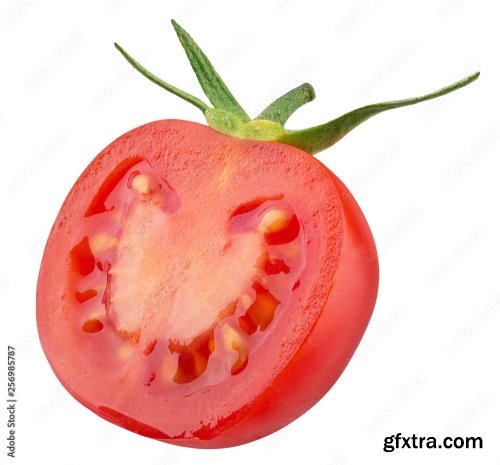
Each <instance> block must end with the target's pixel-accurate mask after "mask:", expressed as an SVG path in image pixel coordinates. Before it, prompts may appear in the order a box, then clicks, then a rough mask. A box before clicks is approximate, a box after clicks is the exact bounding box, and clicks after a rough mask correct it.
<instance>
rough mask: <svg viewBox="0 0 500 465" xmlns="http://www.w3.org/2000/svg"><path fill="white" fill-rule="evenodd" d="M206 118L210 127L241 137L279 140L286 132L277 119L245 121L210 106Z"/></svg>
mask: <svg viewBox="0 0 500 465" xmlns="http://www.w3.org/2000/svg"><path fill="white" fill-rule="evenodd" d="M205 118H206V120H207V123H208V125H209V126H210V127H212V128H214V129H216V130H217V131H220V132H222V133H224V134H228V135H230V136H234V137H238V138H240V139H250V140H268V141H272V140H276V141H277V140H279V139H280V138H281V137H283V135H284V132H285V129H284V128H283V126H282V125H281V124H279V123H276V122H275V121H269V120H252V121H243V120H242V119H241V118H239V117H238V116H236V115H234V114H233V113H231V112H229V111H225V110H220V109H218V108H209V109H208V110H207V111H206V112H205Z"/></svg>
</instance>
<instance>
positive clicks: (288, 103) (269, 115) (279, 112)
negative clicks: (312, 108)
mask: <svg viewBox="0 0 500 465" xmlns="http://www.w3.org/2000/svg"><path fill="white" fill-rule="evenodd" d="M314 97H316V94H315V93H314V88H313V86H311V84H309V83H308V82H306V83H304V84H301V85H300V86H298V87H296V88H295V89H292V90H290V91H289V92H287V93H286V94H284V95H282V96H281V97H279V98H277V99H276V100H275V101H274V102H272V103H271V104H270V105H268V106H267V107H266V108H265V109H264V110H263V111H262V113H261V114H260V115H259V116H257V118H255V119H256V120H269V121H274V122H276V123H278V124H281V125H282V126H283V125H284V124H285V123H286V122H287V121H288V118H290V116H291V115H292V114H293V113H294V112H295V111H296V110H298V109H299V108H300V107H301V106H303V105H305V104H306V103H309V102H312V101H313V100H314Z"/></svg>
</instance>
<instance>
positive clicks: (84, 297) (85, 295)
mask: <svg viewBox="0 0 500 465" xmlns="http://www.w3.org/2000/svg"><path fill="white" fill-rule="evenodd" d="M96 295H97V291H96V290H95V289H87V290H86V291H83V292H78V291H76V292H75V298H76V300H77V302H78V303H80V304H83V303H85V302H87V301H88V300H90V299H93V298H94V297H95V296H96Z"/></svg>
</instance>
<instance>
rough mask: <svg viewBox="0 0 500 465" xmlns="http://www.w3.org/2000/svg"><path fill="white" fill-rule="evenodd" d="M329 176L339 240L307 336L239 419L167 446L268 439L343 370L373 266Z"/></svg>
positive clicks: (357, 218) (371, 295) (370, 294)
mask: <svg viewBox="0 0 500 465" xmlns="http://www.w3.org/2000/svg"><path fill="white" fill-rule="evenodd" d="M325 170H328V169H327V168H326V167H325ZM328 171H329V170H328ZM329 172H330V171H329ZM330 173H331V172H330ZM331 176H332V178H333V181H334V183H335V185H336V187H337V189H338V193H339V196H340V198H341V201H342V207H343V220H344V237H343V244H342V251H341V257H340V262H339V266H338V269H337V272H336V274H335V277H334V282H333V283H332V287H331V290H330V294H329V298H328V301H327V302H326V304H325V306H324V308H323V310H322V311H321V314H320V316H319V317H318V319H317V320H316V322H315V324H314V325H313V327H312V328H311V331H310V332H309V335H308V336H307V338H306V339H305V340H304V342H303V343H302V345H301V347H300V348H299V349H298V350H297V352H296V353H295V355H294V356H293V357H292V359H291V360H290V361H289V363H288V364H287V365H286V367H285V368H284V369H283V370H282V371H281V372H280V373H279V374H278V375H277V376H276V378H275V379H274V380H273V382H272V383H271V385H270V386H269V387H268V388H267V390H265V391H264V392H263V393H261V394H260V395H259V397H258V398H257V399H256V400H255V402H254V403H253V405H252V406H251V407H250V408H249V409H248V410H247V413H246V414H245V415H244V416H243V417H242V418H241V419H239V421H237V422H236V423H234V424H233V425H231V426H229V427H228V428H227V429H225V430H223V431H222V432H221V433H220V434H219V435H218V436H216V437H214V438H212V439H210V440H209V441H200V440H176V441H172V443H173V444H177V445H181V446H188V447H196V448H225V447H233V446H237V445H242V444H245V443H248V442H252V441H255V440H257V439H260V438H263V437H265V436H268V435H270V434H272V433H273V432H276V431H277V430H279V429H281V428H283V427H284V426H286V425H288V424H289V423H291V422H293V421H294V420H296V419H297V418H298V417H300V416H301V415H302V414H304V413H305V412H307V411H308V410H309V409H310V408H311V407H312V406H313V405H315V404H316V403H317V402H318V401H319V400H320V399H321V398H322V397H323V396H324V395H325V394H326V393H327V392H328V391H329V390H330V389H331V388H332V387H333V385H334V384H335V382H336V381H337V380H338V378H339V377H340V375H341V374H342V372H343V371H344V369H345V368H346V367H347V364H348V363H349V361H350V359H351V357H352V356H353V354H354V352H355V350H356V348H357V346H358V344H359V342H360V341H361V338H362V337H363V334H364V332H365V330H366V327H367V326H368V323H369V320H370V318H371V315H372V313H373V309H374V306H375V302H376V298H377V291H378V284H379V265H378V255H377V250H376V247H375V242H374V240H373V236H372V233H371V231H370V228H369V226H368V223H367V221H366V219H365V217H364V215H363V213H362V211H361V209H360V207H359V206H358V204H357V202H356V200H355V199H354V197H353V196H352V194H351V193H350V192H349V190H348V189H347V187H346V186H345V185H344V184H343V183H342V181H340V180H339V179H338V178H337V177H336V176H335V175H334V174H333V173H331ZM318 362H321V363H322V365H321V366H318ZM167 442H170V441H168V440H167Z"/></svg>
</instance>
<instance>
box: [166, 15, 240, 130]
mask: <svg viewBox="0 0 500 465" xmlns="http://www.w3.org/2000/svg"><path fill="white" fill-rule="evenodd" d="M172 25H173V26H174V29H175V32H176V33H177V37H178V38H179V41H180V43H181V45H182V47H183V48H184V51H185V52H186V55H187V57H188V59H189V63H191V67H192V68H193V71H194V72H195V74H196V77H197V78H198V82H199V83H200V86H201V88H202V89H203V92H205V95H206V96H207V97H208V99H209V100H210V102H211V103H212V105H213V106H214V107H215V108H217V109H219V110H225V111H229V112H230V113H233V114H234V115H236V116H237V117H239V118H240V119H242V120H244V121H249V120H250V117H249V116H248V115H247V114H246V112H245V110H243V108H242V107H241V105H240V104H239V103H238V102H237V101H236V99H235V98H234V96H233V94H232V93H231V92H230V91H229V89H228V88H227V86H226V84H225V83H224V81H223V80H222V78H221V77H220V76H219V74H218V73H217V71H215V68H214V67H213V65H212V63H210V60H209V59H208V58H207V56H206V55H205V53H203V51H202V50H201V48H200V47H199V46H198V44H197V43H196V42H195V41H194V40H193V38H192V37H191V36H190V35H189V34H188V33H187V32H186V31H185V30H184V29H183V28H182V27H181V26H179V24H178V23H176V22H175V21H174V20H173V19H172Z"/></svg>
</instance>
